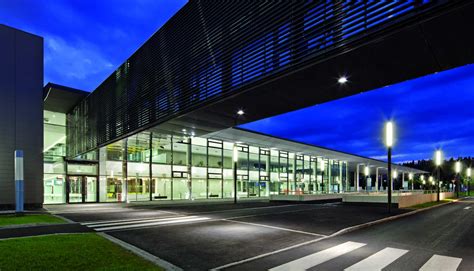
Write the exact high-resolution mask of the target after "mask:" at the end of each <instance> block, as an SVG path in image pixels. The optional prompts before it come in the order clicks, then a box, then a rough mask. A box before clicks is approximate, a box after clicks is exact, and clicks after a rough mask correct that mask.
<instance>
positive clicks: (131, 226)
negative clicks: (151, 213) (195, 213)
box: [95, 217, 210, 231]
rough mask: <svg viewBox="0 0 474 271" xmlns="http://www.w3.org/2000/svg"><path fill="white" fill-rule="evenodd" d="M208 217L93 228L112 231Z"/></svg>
mask: <svg viewBox="0 0 474 271" xmlns="http://www.w3.org/2000/svg"><path fill="white" fill-rule="evenodd" d="M209 219H210V218H208V217H187V218H183V219H175V220H168V221H158V222H148V223H140V224H133V225H123V226H121V225H119V226H112V227H101V228H95V230H96V231H112V230H124V229H132V228H143V227H150V226H158V225H166V224H172V223H185V222H197V221H203V220H209Z"/></svg>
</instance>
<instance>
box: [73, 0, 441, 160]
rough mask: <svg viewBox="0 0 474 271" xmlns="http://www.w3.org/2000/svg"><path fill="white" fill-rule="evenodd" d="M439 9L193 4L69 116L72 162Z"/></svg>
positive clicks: (382, 4)
mask: <svg viewBox="0 0 474 271" xmlns="http://www.w3.org/2000/svg"><path fill="white" fill-rule="evenodd" d="M442 2H445V1H441V2H438V1H303V0H294V1H290V0H286V1H269V0H265V1H264V0H261V1H257V0H255V1H231V0H228V1H225V0H220V1H217V0H213V1H212V0H208V1H205V0H201V1H199V0H191V1H189V3H187V4H186V5H185V6H184V7H183V8H182V9H181V10H180V11H179V12H178V13H177V14H176V15H175V16H174V17H173V18H171V19H170V20H169V21H168V22H167V23H166V24H165V25H164V26H163V27H162V28H161V29H160V30H159V31H158V32H156V33H155V34H154V35H153V36H152V37H151V38H150V39H149V40H148V41H147V42H146V43H145V44H144V45H143V46H142V47H141V48H140V49H138V51H136V52H135V53H134V54H133V55H132V56H131V57H130V58H129V59H128V60H127V61H126V62H125V63H124V64H122V65H121V66H120V67H119V68H118V69H117V70H116V71H115V72H114V74H112V75H111V76H109V77H108V78H107V79H106V80H105V81H104V82H103V83H102V84H101V85H100V86H99V87H98V88H97V89H96V90H95V91H94V92H93V93H91V94H90V95H89V96H88V97H87V98H86V99H84V100H83V101H82V102H81V103H79V104H78V105H77V106H76V107H75V108H74V109H73V110H72V111H71V112H70V114H68V129H67V141H68V142H67V145H68V156H75V155H77V154H80V153H84V152H86V151H89V150H92V149H94V148H96V147H97V146H102V145H104V144H107V143H110V142H113V141H115V140H117V139H120V138H123V137H125V136H128V135H130V134H133V133H135V132H137V131H141V130H144V129H147V128H150V127H152V126H154V125H157V124H159V123H162V122H165V121H167V120H170V119H172V118H174V117H177V116H179V115H182V114H184V113H188V112H191V111H192V110H194V109H196V108H199V107H201V106H203V105H206V104H210V103H212V102H214V101H217V100H220V99H224V98H226V97H229V96H231V95H234V94H236V93H238V92H239V91H243V90H245V89H246V88H248V87H250V86H252V85H253V84H256V83H259V82H262V81H264V80H269V79H271V78H273V77H276V76H280V75H282V74H285V73H289V72H291V71H293V70H296V69H299V68H301V67H304V66H305V65H307V64H308V63H311V62H313V61H315V60H318V59H321V57H322V56H325V57H327V55H330V54H331V53H332V52H334V50H335V49H338V48H339V49H340V48H347V49H350V46H351V44H352V43H353V42H355V41H357V40H360V39H363V38H366V37H368V36H370V35H373V34H374V33H376V32H377V31H381V30H383V29H384V28H386V27H388V26H390V25H393V24H394V23H402V22H403V20H405V19H407V18H410V17H412V16H414V15H416V14H419V12H422V11H424V10H427V9H430V8H431V7H433V6H436V5H438V4H440V3H442Z"/></svg>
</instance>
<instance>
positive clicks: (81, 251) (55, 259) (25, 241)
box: [0, 233, 163, 271]
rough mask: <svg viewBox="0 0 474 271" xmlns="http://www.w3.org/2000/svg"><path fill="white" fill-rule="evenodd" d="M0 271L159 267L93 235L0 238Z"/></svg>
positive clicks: (142, 268)
mask: <svg viewBox="0 0 474 271" xmlns="http://www.w3.org/2000/svg"><path fill="white" fill-rule="evenodd" d="M0 255H1V256H0V270H2V271H6V270H81V271H82V270H163V269H160V268H159V267H157V266H155V265H153V264H152V263H150V262H148V261H146V260H144V259H142V258H140V257H138V256H136V255H135V254H132V253H131V252H129V251H127V250H125V249H123V248H122V247H120V246H118V245H116V244H114V243H112V242H110V241H109V240H107V239H105V238H103V237H101V236H99V235H97V234H95V233H82V234H65V235H49V236H38V237H28V238H17V239H8V240H0Z"/></svg>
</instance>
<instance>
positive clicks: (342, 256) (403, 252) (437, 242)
mask: <svg viewBox="0 0 474 271" xmlns="http://www.w3.org/2000/svg"><path fill="white" fill-rule="evenodd" d="M348 242H349V243H348ZM331 249H332V250H331ZM344 250H346V251H344ZM338 251H339V252H340V253H337V252H338ZM341 251H342V252H341ZM344 252H345V253H344ZM316 253H319V254H316ZM331 253H333V254H332V255H330V256H334V257H329V256H328V254H331ZM377 253H378V254H377ZM376 254H377V255H376ZM309 255H315V256H313V257H311V256H309ZM434 255H438V256H435V257H433V256H434ZM379 256H380V257H379ZM440 256H441V257H440ZM445 256H447V257H451V258H446V257H445ZM325 257H326V258H325ZM321 259H328V260H327V261H324V262H321V261H322V260H321ZM430 260H431V262H429V261H430ZM390 261H392V262H390ZM459 261H460V263H459ZM320 262H321V263H320ZM288 263H290V264H288ZM302 263H303V265H306V266H303V268H304V269H308V270H344V269H346V268H349V267H351V266H352V267H353V269H349V270H373V268H369V267H371V266H372V267H373V266H377V264H378V267H381V268H383V270H403V271H409V270H420V269H421V268H422V267H423V266H425V268H426V269H422V270H443V271H449V270H456V267H457V270H469V271H472V270H474V199H472V198H471V199H468V200H464V201H460V202H457V203H452V204H449V205H446V206H442V207H439V208H435V209H432V210H428V211H425V212H421V213H418V214H415V215H412V216H408V217H404V218H400V219H397V220H394V221H391V222H387V223H382V224H378V225H375V226H372V227H368V228H365V229H362V230H357V231H354V232H351V233H348V234H344V235H341V236H338V237H334V238H329V239H326V240H322V241H320V242H316V243H313V244H310V245H306V246H301V247H299V248H295V249H292V250H289V251H285V252H282V253H275V254H273V255H271V256H268V257H264V258H261V259H258V260H254V261H249V262H247V263H242V264H239V265H235V266H232V267H230V268H227V269H228V270H268V269H271V270H301V269H299V268H301V267H302ZM357 263H361V264H359V265H356V264H357ZM430 263H434V264H433V265H429V264H430ZM370 264H372V265H370ZM425 264H427V265H425ZM457 264H459V266H457ZM381 268H380V269H381ZM380 269H379V270H380Z"/></svg>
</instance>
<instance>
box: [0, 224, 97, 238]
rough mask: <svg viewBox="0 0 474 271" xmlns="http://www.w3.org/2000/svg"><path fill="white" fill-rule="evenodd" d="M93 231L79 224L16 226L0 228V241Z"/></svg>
mask: <svg viewBox="0 0 474 271" xmlns="http://www.w3.org/2000/svg"><path fill="white" fill-rule="evenodd" d="M84 232H93V230H91V229H89V228H87V227H85V226H82V225H81V224H79V223H64V224H51V225H35V226H33V225H18V226H15V227H0V239H7V238H17V237H30V236H39V235H47V234H58V233H59V234H62V233H84Z"/></svg>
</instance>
